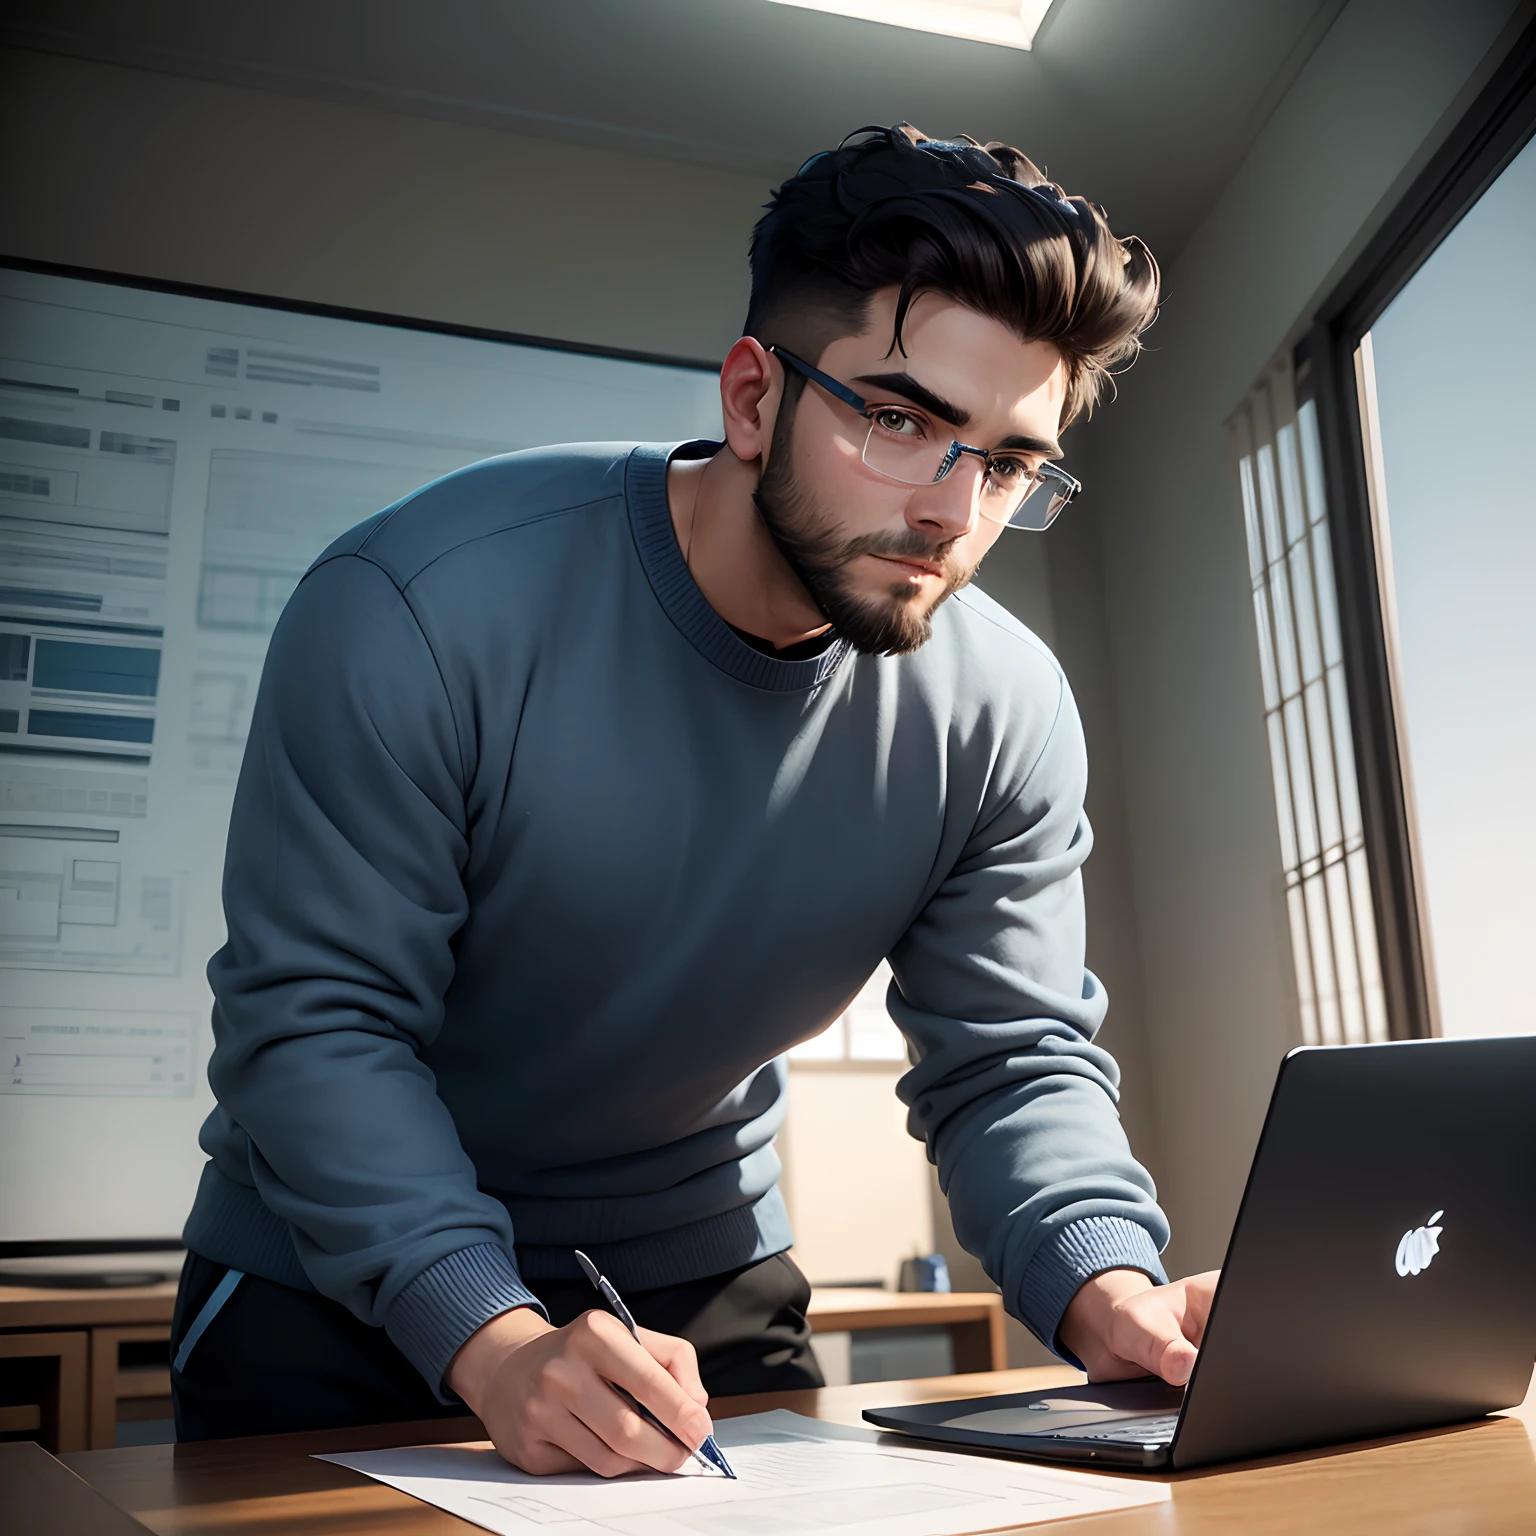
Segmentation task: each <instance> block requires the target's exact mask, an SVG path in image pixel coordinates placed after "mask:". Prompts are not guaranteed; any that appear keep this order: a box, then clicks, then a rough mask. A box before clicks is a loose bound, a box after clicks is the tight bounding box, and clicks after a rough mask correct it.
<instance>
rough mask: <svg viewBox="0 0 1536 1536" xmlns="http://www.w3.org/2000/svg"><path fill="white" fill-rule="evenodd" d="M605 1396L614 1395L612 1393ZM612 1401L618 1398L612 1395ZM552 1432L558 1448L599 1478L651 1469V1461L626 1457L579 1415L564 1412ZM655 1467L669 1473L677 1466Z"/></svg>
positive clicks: (663, 1441)
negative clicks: (613, 1398)
mask: <svg viewBox="0 0 1536 1536" xmlns="http://www.w3.org/2000/svg"><path fill="white" fill-rule="evenodd" d="M608 1395H609V1396H610V1397H613V1396H614V1394H613V1393H612V1392H610V1393H609V1394H608ZM615 1401H618V1399H617V1398H615ZM628 1412H629V1416H630V1417H631V1418H632V1419H636V1420H639V1421H640V1422H641V1424H642V1426H643V1427H644V1428H645V1429H647V1430H649V1431H650V1433H651V1435H652V1436H654V1437H655V1439H657V1440H658V1441H660V1442H661V1444H662V1445H667V1444H669V1442H668V1441H667V1439H666V1437H665V1436H663V1435H659V1434H657V1432H656V1431H655V1430H654V1429H651V1426H650V1425H649V1424H645V1423H644V1421H643V1420H640V1416H639V1415H638V1414H637V1413H636V1412H635V1411H634V1409H632V1408H631V1409H629V1410H628ZM553 1431H554V1439H555V1441H556V1443H557V1444H558V1445H559V1447H560V1449H561V1450H563V1451H567V1452H569V1453H570V1455H572V1456H574V1457H575V1458H576V1460H577V1461H578V1462H580V1463H581V1465H582V1466H584V1467H588V1468H590V1469H591V1470H592V1471H593V1472H596V1473H597V1475H598V1476H599V1477H623V1476H624V1475H625V1473H627V1472H646V1471H649V1470H650V1469H651V1463H650V1462H648V1461H643V1460H640V1459H637V1458H635V1457H632V1456H626V1455H625V1454H624V1453H623V1452H622V1451H620V1450H617V1449H615V1447H614V1446H613V1445H612V1444H610V1443H609V1441H608V1440H607V1438H606V1437H605V1436H603V1435H601V1434H599V1433H598V1432H597V1431H596V1430H594V1429H593V1428H592V1426H591V1425H589V1424H587V1423H584V1422H583V1420H582V1418H581V1416H580V1415H578V1414H576V1413H568V1414H566V1415H564V1417H563V1419H562V1421H561V1422H560V1423H558V1424H556V1425H555V1426H553ZM672 1449H673V1450H674V1451H676V1450H677V1447H676V1446H673V1447H672ZM677 1454H678V1455H679V1456H681V1455H682V1452H681V1451H677ZM656 1470H657V1471H658V1472H671V1471H675V1470H676V1468H675V1467H657V1468H656Z"/></svg>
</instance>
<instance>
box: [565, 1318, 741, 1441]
mask: <svg viewBox="0 0 1536 1536" xmlns="http://www.w3.org/2000/svg"><path fill="white" fill-rule="evenodd" d="M571 1326H572V1327H573V1328H576V1327H578V1326H581V1328H582V1338H583V1345H584V1348H583V1353H584V1355H585V1356H586V1359H587V1363H588V1364H589V1365H590V1366H591V1367H592V1368H593V1369H594V1370H595V1371H596V1373H597V1375H598V1376H600V1377H601V1378H602V1379H603V1380H604V1381H611V1382H612V1383H613V1384H614V1385H615V1386H617V1387H622V1388H623V1389H624V1390H625V1391H626V1392H628V1393H630V1394H631V1396H633V1397H634V1398H635V1399H636V1400H637V1401H639V1402H642V1403H644V1404H645V1406H646V1407H647V1408H649V1409H650V1410H651V1412H652V1413H654V1414H655V1415H656V1417H657V1418H658V1419H660V1420H661V1422H662V1423H663V1424H665V1425H666V1426H667V1428H668V1429H670V1430H671V1431H672V1432H673V1434H675V1435H677V1436H678V1438H679V1439H681V1440H682V1441H683V1443H684V1444H685V1445H687V1446H688V1447H689V1448H690V1449H693V1450H696V1449H697V1448H698V1447H699V1446H700V1445H702V1444H703V1443H704V1441H705V1440H706V1439H707V1438H708V1436H709V1435H710V1433H711V1431H712V1430H713V1428H714V1426H713V1425H712V1424H711V1423H710V1419H709V1415H708V1414H707V1413H706V1412H705V1411H704V1409H703V1408H702V1407H701V1406H700V1404H699V1403H698V1402H697V1401H696V1400H695V1399H694V1398H693V1397H691V1396H690V1395H689V1394H688V1393H687V1392H685V1391H684V1390H683V1388H682V1387H681V1386H679V1385H678V1383H677V1381H675V1380H674V1379H673V1377H672V1375H671V1373H670V1372H669V1371H667V1370H666V1369H665V1368H664V1367H663V1366H662V1365H660V1364H659V1363H658V1362H657V1361H656V1359H655V1358H654V1357H653V1356H652V1355H651V1354H650V1353H649V1351H648V1350H647V1349H646V1348H645V1346H644V1345H642V1344H640V1343H638V1342H637V1341H636V1340H635V1339H633V1338H631V1337H630V1334H629V1330H628V1329H626V1328H625V1327H624V1325H623V1324H622V1323H621V1322H619V1321H618V1319H617V1318H614V1317H610V1316H608V1314H607V1313H605V1312H587V1313H584V1314H583V1315H582V1316H581V1317H580V1318H578V1319H577V1321H576V1323H574V1324H572V1325H571ZM700 1390H702V1387H701V1389H700ZM610 1395H611V1394H610ZM630 1411H631V1412H632V1411H633V1410H630ZM583 1417H584V1418H585V1415H584V1414H583ZM588 1422H589V1423H590V1422H591V1421H590V1420H588ZM643 1422H644V1421H642V1423H643ZM645 1427H646V1428H647V1429H650V1426H649V1425H647V1426H645ZM650 1432H651V1433H653V1434H654V1433H655V1431H654V1430H651V1431H650ZM659 1438H662V1439H664V1438H665V1437H659ZM653 1465H654V1463H653Z"/></svg>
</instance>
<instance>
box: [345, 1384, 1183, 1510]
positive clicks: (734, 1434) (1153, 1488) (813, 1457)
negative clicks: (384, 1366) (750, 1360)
mask: <svg viewBox="0 0 1536 1536" xmlns="http://www.w3.org/2000/svg"><path fill="white" fill-rule="evenodd" d="M715 1438H716V1440H717V1441H718V1443H719V1444H720V1446H721V1447H722V1449H723V1450H724V1451H725V1453H726V1455H727V1456H728V1457H729V1458H730V1462H731V1465H732V1466H733V1467H734V1468H735V1469H736V1472H737V1476H738V1481H736V1482H731V1481H729V1480H728V1479H726V1478H723V1477H716V1476H711V1475H709V1474H706V1473H702V1472H693V1473H683V1474H679V1475H677V1476H662V1475H660V1474H657V1475H654V1476H651V1475H640V1474H636V1475H635V1476H632V1477H624V1478H616V1479H612V1480H606V1479H603V1478H600V1477H596V1476H594V1475H593V1474H591V1473H580V1474H577V1473H572V1474H569V1475H559V1476H554V1477H531V1476H529V1475H528V1474H527V1473H526V1472H519V1471H518V1470H517V1469H516V1468H515V1467H511V1466H508V1465H507V1463H506V1462H504V1461H503V1460H502V1459H501V1457H500V1456H499V1455H497V1453H496V1451H495V1450H494V1449H493V1448H492V1447H491V1446H490V1444H489V1443H488V1442H485V1441H480V1442H477V1443H474V1444H467V1445H418V1446H408V1447H405V1448H403V1449H399V1450H389V1451H359V1452H352V1453H348V1454H345V1455H338V1456H322V1457H320V1458H319V1460H321V1461H330V1462H334V1463H336V1465H337V1466H342V1467H350V1468H352V1469H353V1470H354V1471H357V1472H361V1473H364V1474H365V1475H366V1476H368V1477H371V1478H374V1479H376V1480H377V1481H378V1482H381V1483H387V1484H389V1486H390V1487H391V1488H398V1489H399V1490H400V1491H401V1492H402V1493H408V1494H410V1495H411V1496H412V1497H413V1498H418V1499H421V1500H423V1501H424V1502H425V1503H428V1504H434V1505H436V1506H437V1507H438V1508H439V1509H444V1510H447V1511H448V1513H450V1514H453V1515H458V1516H459V1517H460V1518H461V1519H464V1520H469V1521H472V1522H473V1523H474V1524H476V1525H480V1526H483V1527H484V1528H485V1529H486V1530H490V1531H496V1532H498V1533H499V1536H532V1533H534V1532H539V1533H542V1536H796V1533H799V1532H805V1533H807V1536H809V1533H815V1536H841V1533H849V1536H868V1533H870V1532H872V1531H879V1532H880V1533H881V1536H970V1533H973V1532H983V1531H995V1530H999V1529H1007V1528H1010V1527H1013V1526H1020V1525H1035V1524H1039V1523H1042V1522H1045V1521H1048V1520H1067V1519H1071V1518H1072V1517H1074V1516H1077V1515H1090V1514H1101V1513H1104V1512H1106V1511H1109V1510H1116V1509H1129V1508H1131V1507H1133V1506H1135V1505H1141V1504H1157V1503H1162V1502H1164V1501H1166V1500H1167V1499H1168V1498H1169V1497H1170V1496H1171V1495H1170V1493H1169V1490H1168V1487H1167V1485H1166V1484H1163V1483H1157V1482H1147V1481H1142V1480H1140V1479H1131V1478H1108V1477H1098V1476H1095V1475H1093V1474H1091V1473H1086V1472H1072V1471H1058V1470H1056V1469H1055V1468H1046V1467H1036V1466H1030V1465H1027V1464H1025V1463H1023V1462H1018V1461H1005V1460H1002V1459H997V1458H990V1457H984V1456H969V1455H961V1454H955V1453H951V1452H946V1451H935V1450H929V1449H927V1448H925V1447H923V1446H920V1445H918V1444H917V1443H916V1442H911V1443H908V1442H906V1441H904V1440H902V1439H900V1438H899V1437H895V1436H891V1435H879V1434H876V1433H874V1432H873V1431H869V1430H862V1429H852V1428H848V1427H845V1426H843V1425H838V1424H825V1423H822V1422H820V1421H819V1420H816V1419H807V1418H803V1417H801V1416H800V1415H799V1414H795V1413H789V1412H787V1411H785V1410H783V1409H779V1410H777V1411H775V1412H773V1413H759V1414H753V1415H751V1416H750V1417H747V1418H740V1419H723V1420H721V1421H720V1422H719V1423H718V1424H717V1425H716V1426H715Z"/></svg>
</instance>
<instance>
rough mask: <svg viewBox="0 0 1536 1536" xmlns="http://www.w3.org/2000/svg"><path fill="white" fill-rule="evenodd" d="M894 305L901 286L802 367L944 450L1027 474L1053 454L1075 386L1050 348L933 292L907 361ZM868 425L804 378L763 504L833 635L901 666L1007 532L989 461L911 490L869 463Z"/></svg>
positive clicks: (920, 305) (918, 316) (911, 322)
mask: <svg viewBox="0 0 1536 1536" xmlns="http://www.w3.org/2000/svg"><path fill="white" fill-rule="evenodd" d="M896 298H897V293H896V290H895V289H894V288H892V289H887V290H884V291H882V292H880V293H878V294H876V295H875V296H874V299H873V301H872V302H871V304H870V309H869V319H868V323H867V325H866V326H865V328H864V330H863V331H862V332H860V333H859V334H858V335H856V336H844V337H840V338H839V339H838V340H836V341H834V342H832V343H831V345H829V346H828V347H827V348H826V350H825V351H824V352H823V353H822V355H821V357H820V358H812V359H808V361H811V362H814V363H815V364H816V366H817V367H819V368H820V369H821V370H822V371H823V372H824V373H828V374H831V375H832V377H833V378H835V379H838V380H840V381H841V382H842V383H844V384H847V385H848V386H849V387H850V388H851V389H852V390H853V391H854V392H855V393H856V394H859V395H862V396H863V397H864V399H865V400H866V401H868V402H869V403H870V404H871V405H886V404H889V405H891V406H893V407H898V408H899V409H900V411H902V412H905V413H907V414H908V415H910V416H911V417H912V418H914V419H915V422H916V423H917V427H918V429H920V430H925V431H927V432H929V433H930V434H931V435H932V437H933V438H934V439H935V440H942V442H943V443H944V444H945V445H946V446H947V444H948V443H949V441H950V440H951V439H952V438H958V439H959V440H960V441H961V442H962V443H968V444H972V445H974V446H975V447H978V448H988V449H992V448H998V447H1002V446H1007V447H1008V448H1009V451H1010V452H1011V453H1015V454H1017V455H1018V456H1020V457H1023V458H1024V459H1026V460H1027V462H1028V463H1029V465H1030V466H1031V467H1033V466H1034V465H1036V464H1038V463H1040V462H1041V461H1042V460H1044V459H1046V458H1049V457H1055V456H1056V452H1055V443H1056V435H1057V432H1058V430H1059V427H1060V424H1061V408H1062V404H1063V401H1064V399H1065V396H1066V385H1067V375H1066V365H1065V363H1064V362H1063V360H1062V357H1061V354H1060V353H1059V352H1058V351H1057V350H1056V349H1055V348H1054V347H1053V346H1051V345H1050V344H1049V343H1047V342H1040V341H1028V342H1026V341H1020V340H1019V338H1018V337H1017V336H1016V335H1014V333H1013V332H1012V331H1010V330H1009V329H1008V328H1007V327H1006V326H1004V325H1002V324H1001V323H1000V322H998V321H996V320H991V319H988V318H986V317H985V316H983V315H979V314H977V313H976V312H975V311H974V310H970V309H966V308H965V307H964V306H963V305H960V304H956V303H954V302H953V301H952V300H949V299H945V298H942V297H939V296H937V295H933V294H923V295H921V296H919V297H918V298H917V299H916V300H914V301H913V304H912V307H911V308H910V309H909V310H908V312H907V319H906V324H905V326H904V327H903V331H902V341H903V344H904V346H905V349H906V352H905V356H903V354H902V352H901V351H900V350H896V351H891V350H890V341H891V334H892V329H893V325H894V320H895V312H896ZM893 419H894V418H893ZM869 430H870V423H869V421H868V420H867V419H865V418H864V417H862V416H860V415H859V414H858V413H857V412H856V411H854V410H853V409H852V408H851V407H849V406H847V405H845V404H843V403H842V402H841V401H839V400H836V399H834V398H833V397H832V396H831V395H829V394H828V393H827V392H826V391H825V390H823V389H821V388H819V387H818V386H817V385H815V384H812V383H810V382H807V383H806V384H805V386H804V388H803V390H802V391H801V394H800V398H799V401H798V402H797V404H796V405H795V407H794V411H793V413H792V419H791V420H790V421H789V422H784V421H782V420H781V422H780V423H779V426H778V429H777V430H776V431H775V434H774V440H773V446H772V449H771V451H770V454H769V458H768V465H767V467H766V469H765V470H764V472H763V476H762V479H761V481H760V482H759V485H758V488H757V498H756V499H757V505H758V510H759V512H760V513H761V515H762V518H763V521H764V522H765V524H766V525H767V527H768V530H769V532H770V533H771V534H772V535H773V537H774V540H775V542H776V543H777V544H778V546H779V549H780V550H781V551H782V553H783V554H784V556H785V558H786V559H787V560H788V561H789V563H790V565H791V566H792V567H793V569H794V571H795V573H796V575H798V576H799V577H800V580H801V582H802V583H803V584H804V585H805V587H806V588H807V590H808V591H809V592H810V593H811V596H812V597H813V598H814V599H815V600H816V602H817V604H818V605H819V606H820V608H821V610H822V612H824V613H825V614H826V615H827V617H828V618H829V619H831V621H832V623H833V625H834V626H835V627H836V629H837V630H838V631H839V633H841V634H842V635H843V636H844V637H845V638H846V639H848V640H849V641H850V642H851V643H852V644H853V645H854V647H855V648H856V649H858V650H860V651H863V652H866V653H875V654H888V655H899V654H901V653H903V652H906V651H912V650H916V648H917V647H918V646H920V645H922V644H923V642H924V641H926V640H927V639H928V637H929V635H930V634H931V633H932V618H933V613H934V610H935V609H936V608H937V607H938V606H939V604H940V603H942V602H943V601H944V599H945V598H946V597H948V596H949V595H950V593H951V592H954V591H955V590H956V589H957V588H959V587H962V586H964V585H965V584H966V582H968V581H969V580H970V579H971V576H972V574H973V573H974V572H975V570H976V567H977V566H978V565H979V564H980V562H981V558H982V556H983V555H985V554H986V552H987V551H988V550H989V549H990V548H991V547H992V545H993V544H994V543H995V542H996V540H997V539H998V538H999V537H1000V536H1001V534H1002V533H1003V525H1002V524H1001V523H998V522H994V521H991V520H990V519H988V518H987V517H985V516H984V515H983V512H982V509H983V506H984V504H985V501H986V498H984V496H983V477H984V474H985V467H984V465H983V464H982V461H981V460H980V459H979V458H976V457H975V456H973V455H970V454H964V455H962V456H961V458H960V461H959V463H958V464H956V465H955V467H954V468H953V469H952V470H951V471H950V472H949V474H948V475H946V476H945V478H944V479H942V480H940V481H937V482H936V483H933V484H925V485H905V484H901V483H899V482H897V481H894V480H891V479H888V478H886V477H885V476H883V475H881V474H878V473H877V472H876V471H874V470H872V469H870V468H869V467H868V466H867V465H866V464H865V463H864V461H863V450H864V444H865V439H866V438H867V437H868V435H869ZM1024 444H1030V445H1034V446H1033V447H1029V448H1024V447H1022V446H1021V445H1024ZM1042 494H1044V493H1042ZM1010 536H1011V537H1014V538H1018V537H1021V535H1020V534H1018V533H1014V534H1012V535H1010Z"/></svg>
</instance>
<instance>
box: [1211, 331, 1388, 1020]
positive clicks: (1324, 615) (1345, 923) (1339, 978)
mask: <svg viewBox="0 0 1536 1536" xmlns="http://www.w3.org/2000/svg"><path fill="white" fill-rule="evenodd" d="M1232 435H1233V442H1234V446H1235V448H1236V452H1237V460H1238V474H1239V478H1240V480H1241V483H1242V496H1243V519H1244V524H1245V526H1246V529H1247V534H1248V571H1249V578H1250V582H1251V587H1252V595H1253V612H1254V620H1255V623H1256V624H1257V627H1258V639H1259V662H1260V670H1261V672H1262V675H1263V683H1264V716H1265V723H1266V726H1267V728H1268V733H1269V753H1270V767H1271V769H1272V771H1273V774H1274V784H1275V809H1276V812H1277V813H1278V816H1279V822H1280V848H1281V856H1282V860H1283V864H1284V870H1285V896H1286V905H1287V908H1288V913H1289V917H1290V927H1291V950H1292V956H1293V959H1294V962H1295V967H1296V993H1297V1000H1298V1002H1299V1004H1300V1009H1301V1027H1302V1036H1303V1038H1304V1039H1305V1040H1306V1041H1307V1043H1308V1044H1310V1045H1339V1044H1350V1043H1356V1042H1361V1041H1366V1040H1385V1039H1386V1038H1387V1016H1386V1006H1385V1002H1384V999H1383V995H1382V986H1381V967H1380V961H1379V958H1378V955H1377V948H1376V924H1375V918H1374V915H1373V912H1372V908H1371V887H1370V873H1369V870H1368V868H1367V866H1366V860H1365V840H1364V834H1363V829H1362V826H1361V815H1360V797H1359V793H1358V790H1357V788H1356V783H1355V760H1354V751H1353V748H1352V746H1351V743H1350V723H1349V700H1348V697H1347V692H1346V687H1345V682H1344V668H1343V654H1342V647H1341V644H1340V636H1339V623H1338V604H1337V601H1336V598H1335V594H1334V584H1333V561H1332V557H1331V551H1330V548H1329V531H1328V520H1327V502H1326V498H1325V495H1324V489H1323V474H1322V460H1321V453H1320V446H1319V442H1318V434H1317V414H1316V408H1315V407H1314V406H1313V405H1312V404H1311V403H1310V402H1308V403H1306V404H1304V405H1303V406H1302V407H1301V408H1300V410H1298V409H1297V406H1296V400H1295V390H1294V386H1293V381H1292V376H1291V368H1290V363H1289V360H1287V361H1285V362H1283V363H1281V364H1279V365H1277V366H1276V367H1275V368H1274V369H1273V370H1272V371H1271V372H1270V373H1269V374H1268V375H1267V376H1266V378H1265V379H1264V380H1263V381H1262V382H1261V383H1260V385H1259V386H1258V387H1257V388H1256V389H1255V390H1254V391H1253V392H1252V393H1251V394H1250V395H1249V397H1248V399H1247V400H1246V401H1245V402H1244V403H1243V405H1242V407H1241V409H1240V410H1239V411H1238V413H1237V415H1236V416H1235V417H1234V418H1233V421H1232Z"/></svg>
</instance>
